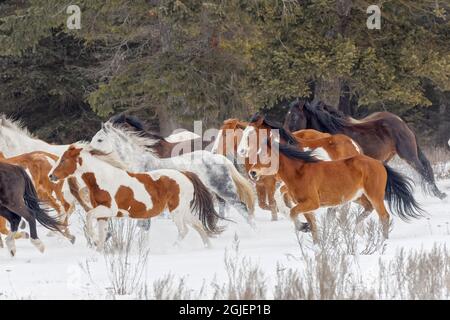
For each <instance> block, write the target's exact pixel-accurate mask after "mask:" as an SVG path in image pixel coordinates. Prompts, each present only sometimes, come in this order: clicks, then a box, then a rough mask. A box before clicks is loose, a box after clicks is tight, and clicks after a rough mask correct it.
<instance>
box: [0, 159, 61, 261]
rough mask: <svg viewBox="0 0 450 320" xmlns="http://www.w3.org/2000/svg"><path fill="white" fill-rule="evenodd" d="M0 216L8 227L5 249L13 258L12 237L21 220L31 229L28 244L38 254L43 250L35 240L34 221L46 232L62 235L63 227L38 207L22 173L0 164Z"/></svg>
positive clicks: (37, 200)
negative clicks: (9, 229)
mask: <svg viewBox="0 0 450 320" xmlns="http://www.w3.org/2000/svg"><path fill="white" fill-rule="evenodd" d="M0 216H2V217H4V218H5V219H6V220H8V222H9V224H10V227H11V232H10V234H9V235H8V236H7V237H6V246H7V247H8V250H9V252H10V253H11V255H12V256H14V255H15V254H16V245H15V234H16V232H17V229H18V227H19V224H20V221H21V220H22V218H24V219H25V220H26V221H27V222H28V225H29V227H30V238H31V243H32V244H33V245H34V246H36V248H37V249H38V250H39V251H41V252H44V249H45V247H44V244H43V243H42V241H41V240H40V239H39V238H38V235H37V229H36V220H37V221H38V222H39V223H40V224H41V225H43V226H44V227H45V228H47V229H49V230H52V231H58V232H61V228H60V227H62V224H61V223H60V222H59V221H58V220H57V219H56V218H53V217H51V216H49V215H48V213H47V210H45V209H43V208H42V207H41V204H40V201H39V199H38V196H37V193H36V189H35V188H34V186H33V182H32V181H31V179H30V177H29V176H28V174H27V173H26V172H25V170H24V169H22V168H21V167H19V166H15V165H11V164H7V163H0Z"/></svg>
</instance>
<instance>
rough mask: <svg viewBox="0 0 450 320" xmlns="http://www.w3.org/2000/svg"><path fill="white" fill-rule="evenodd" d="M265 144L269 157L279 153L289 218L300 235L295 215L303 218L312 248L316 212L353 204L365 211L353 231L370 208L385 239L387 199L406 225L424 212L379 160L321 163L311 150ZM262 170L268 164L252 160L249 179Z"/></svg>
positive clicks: (272, 142) (408, 187) (404, 181)
mask: <svg viewBox="0 0 450 320" xmlns="http://www.w3.org/2000/svg"><path fill="white" fill-rule="evenodd" d="M266 144H267V150H268V152H270V153H272V152H276V153H277V154H278V157H279V169H278V175H279V177H280V178H281V179H282V180H283V182H284V183H285V184H286V186H287V188H288V192H289V195H290V196H291V198H292V199H293V200H294V202H295V206H294V207H292V208H291V211H290V217H291V219H292V220H293V222H294V224H295V227H296V230H298V231H304V228H305V224H302V223H300V222H299V220H298V219H297V217H298V215H299V214H303V215H304V216H305V218H306V220H307V221H308V224H309V226H310V228H311V232H312V236H313V240H314V242H315V243H317V241H318V237H317V226H316V221H315V217H314V212H315V211H316V210H317V209H319V208H320V207H329V206H340V205H343V204H345V203H348V202H351V201H356V202H358V203H359V204H360V205H361V206H362V207H363V208H364V212H362V213H361V214H360V215H359V216H358V218H357V226H360V224H361V223H363V221H364V219H365V218H366V217H367V216H369V215H370V213H371V212H372V211H373V210H374V209H375V211H376V212H377V214H378V216H379V218H380V221H381V224H382V228H383V229H382V230H383V237H384V238H385V239H387V238H388V237H389V213H388V211H387V210H386V207H385V205H384V200H387V203H388V205H389V208H390V210H391V212H392V213H394V214H396V215H398V216H399V217H400V218H401V219H403V220H406V221H407V220H409V219H410V218H419V217H421V216H422V215H423V213H424V212H423V211H422V209H421V208H420V206H419V204H418V203H417V202H416V200H415V199H414V197H413V190H412V185H411V182H410V180H408V178H406V177H404V176H403V175H401V174H400V173H398V172H396V171H395V170H393V169H392V168H390V167H389V166H387V165H386V164H384V163H383V162H381V161H379V160H375V159H372V158H370V157H368V156H365V155H362V154H359V155H355V156H353V157H350V158H346V159H341V160H336V161H322V160H319V159H318V158H317V157H316V156H315V154H314V151H304V150H300V149H299V148H298V147H297V146H294V145H288V144H283V143H279V142H278V141H276V138H274V136H271V137H269V138H268V139H266ZM252 149H255V148H254V147H252V146H250V147H249V149H248V151H249V152H256V150H252ZM267 168H268V165H267V164H262V163H260V162H259V161H257V162H256V163H255V164H253V166H252V168H251V170H250V175H251V176H252V177H253V178H254V179H258V178H259V177H260V176H262V175H264V174H265V172H266V170H267Z"/></svg>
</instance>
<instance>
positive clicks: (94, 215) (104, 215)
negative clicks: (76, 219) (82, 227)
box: [86, 205, 116, 251]
mask: <svg viewBox="0 0 450 320" xmlns="http://www.w3.org/2000/svg"><path fill="white" fill-rule="evenodd" d="M115 216H116V214H115V213H113V210H112V209H111V208H108V207H106V206H103V205H100V206H98V207H95V208H94V209H92V210H90V211H89V212H88V214H87V220H86V228H87V229H88V234H89V235H90V236H91V237H92V239H95V237H94V230H93V226H92V221H93V220H97V229H98V238H97V240H94V243H95V244H96V245H97V251H102V250H103V248H104V245H105V241H106V235H107V226H108V224H107V220H108V219H109V218H112V217H115ZM89 229H90V230H89Z"/></svg>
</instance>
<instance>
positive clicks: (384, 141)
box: [284, 101, 447, 199]
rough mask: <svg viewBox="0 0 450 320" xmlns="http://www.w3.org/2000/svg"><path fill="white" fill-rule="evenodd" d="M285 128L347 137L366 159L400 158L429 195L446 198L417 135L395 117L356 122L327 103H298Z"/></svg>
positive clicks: (379, 114)
mask: <svg viewBox="0 0 450 320" xmlns="http://www.w3.org/2000/svg"><path fill="white" fill-rule="evenodd" d="M284 126H285V127H286V128H287V129H289V130H291V131H293V130H300V129H315V130H319V131H322V132H328V133H331V134H336V133H342V134H345V135H347V136H349V137H351V138H352V139H353V140H355V141H356V142H357V143H358V144H359V145H360V146H361V148H362V149H363V153H364V154H365V155H367V156H369V157H372V158H374V159H377V160H380V161H383V162H388V161H389V160H391V159H392V158H393V157H394V156H395V155H398V156H399V157H400V158H402V159H403V160H405V161H406V162H407V163H408V164H409V165H410V166H411V167H412V168H414V169H415V170H416V171H417V172H418V173H419V174H420V175H421V177H422V181H423V183H422V186H423V187H424V190H425V191H426V192H428V193H431V194H433V195H434V196H436V197H438V198H439V199H444V198H445V197H446V196H447V195H446V194H445V193H443V192H441V191H440V190H439V189H438V187H437V186H436V182H435V180H434V174H433V169H432V168H431V165H430V162H429V161H428V159H427V158H426V156H425V154H424V153H423V152H422V150H421V149H420V147H419V145H418V143H417V139H416V136H415V134H414V132H413V131H412V130H411V129H410V128H409V127H408V125H407V124H406V123H405V122H404V121H403V120H402V119H401V118H400V117H398V116H397V115H395V114H393V113H390V112H375V113H373V114H371V115H369V116H367V117H365V118H363V119H360V120H357V119H354V118H352V117H349V116H346V115H344V114H343V113H341V112H340V111H338V110H335V109H334V108H332V107H329V106H326V105H325V104H324V103H318V104H313V103H310V102H307V101H295V102H293V103H292V104H291V106H290V109H289V112H288V113H287V115H286V119H285V122H284Z"/></svg>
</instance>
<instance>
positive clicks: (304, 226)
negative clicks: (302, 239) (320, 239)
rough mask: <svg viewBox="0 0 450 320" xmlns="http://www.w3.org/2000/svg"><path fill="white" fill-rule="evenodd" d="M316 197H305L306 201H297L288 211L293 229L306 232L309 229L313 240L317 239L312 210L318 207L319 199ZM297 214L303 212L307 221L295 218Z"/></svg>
mask: <svg viewBox="0 0 450 320" xmlns="http://www.w3.org/2000/svg"><path fill="white" fill-rule="evenodd" d="M314 198H316V199H313V198H312V197H311V198H307V200H306V201H303V202H301V203H297V204H296V205H295V206H294V207H293V208H292V209H291V213H290V217H291V220H292V221H293V222H294V226H295V229H296V230H297V231H302V232H308V231H311V233H312V237H313V241H314V242H316V241H317V227H316V221H315V217H314V216H313V212H314V211H315V210H317V209H318V208H319V201H318V199H317V197H314ZM299 214H304V215H305V218H306V221H307V223H302V222H300V221H299V220H298V219H297V218H298V215H299Z"/></svg>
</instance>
